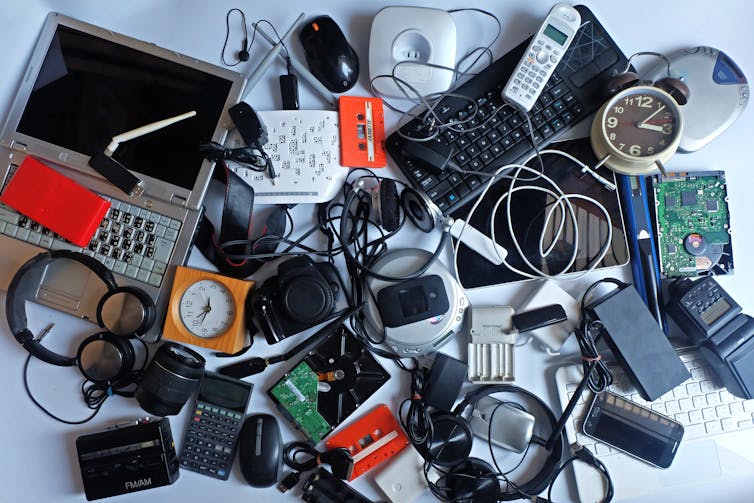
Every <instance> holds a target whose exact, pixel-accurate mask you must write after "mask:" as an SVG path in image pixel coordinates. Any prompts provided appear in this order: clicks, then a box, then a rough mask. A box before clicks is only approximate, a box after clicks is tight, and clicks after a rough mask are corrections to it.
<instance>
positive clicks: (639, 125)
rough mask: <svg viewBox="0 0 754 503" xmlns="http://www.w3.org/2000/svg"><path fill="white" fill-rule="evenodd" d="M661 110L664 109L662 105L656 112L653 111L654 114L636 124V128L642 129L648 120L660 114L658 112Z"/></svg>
mask: <svg viewBox="0 0 754 503" xmlns="http://www.w3.org/2000/svg"><path fill="white" fill-rule="evenodd" d="M663 109H665V105H662V106H661V107H660V108H658V109H657V110H655V111H654V112H652V114H651V115H650V116H649V117H647V118H646V119H644V120H643V121H641V122H640V123H638V124H637V126H638V127H644V126H645V125H646V123H647V121H648V120H649V119H651V118H652V117H654V116H655V115H657V114H658V113H660V111H661V110H663Z"/></svg>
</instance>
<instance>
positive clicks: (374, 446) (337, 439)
mask: <svg viewBox="0 0 754 503" xmlns="http://www.w3.org/2000/svg"><path fill="white" fill-rule="evenodd" d="M325 445H326V446H327V448H328V449H334V448H335V447H345V448H346V449H348V450H349V451H350V452H351V456H352V457H353V472H352V473H351V476H350V477H349V479H348V480H349V481H350V480H353V479H355V478H356V477H358V476H359V475H361V474H363V473H365V472H367V471H369V470H371V469H372V468H374V467H375V466H377V465H379V464H380V463H382V462H383V461H385V460H387V459H390V458H391V457H393V456H394V455H396V454H398V452H400V450H401V449H403V448H404V447H406V446H407V445H408V437H407V436H406V434H405V433H404V432H403V430H402V429H401V427H400V425H399V424H398V421H396V419H395V417H394V416H393V413H392V412H390V409H388V407H387V405H384V404H381V405H378V406H377V407H375V408H374V409H372V410H371V411H369V413H367V414H366V415H365V416H364V417H361V418H359V419H357V420H356V421H355V422H354V423H352V424H350V425H348V426H347V427H345V428H343V429H342V430H340V431H339V432H337V433H336V434H334V435H332V436H331V437H330V438H329V439H328V440H327V441H326V442H325Z"/></svg>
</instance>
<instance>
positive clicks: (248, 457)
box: [238, 414, 283, 487]
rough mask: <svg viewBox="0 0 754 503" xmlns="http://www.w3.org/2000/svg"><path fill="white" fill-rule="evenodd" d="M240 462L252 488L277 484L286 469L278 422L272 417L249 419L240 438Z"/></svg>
mask: <svg viewBox="0 0 754 503" xmlns="http://www.w3.org/2000/svg"><path fill="white" fill-rule="evenodd" d="M238 461H239V462H240V465H241V473H242V474H243V478H244V479H246V482H248V484H249V485H250V486H254V487H270V486H273V485H275V484H277V481H278V479H279V478H280V470H281V468H282V466H283V439H282V437H281V436H280V427H279V426H278V422H277V419H275V418H274V417H273V416H271V415H269V414H255V415H253V416H249V417H247V418H246V420H245V421H244V423H243V426H242V427H241V434H240V435H239V438H238Z"/></svg>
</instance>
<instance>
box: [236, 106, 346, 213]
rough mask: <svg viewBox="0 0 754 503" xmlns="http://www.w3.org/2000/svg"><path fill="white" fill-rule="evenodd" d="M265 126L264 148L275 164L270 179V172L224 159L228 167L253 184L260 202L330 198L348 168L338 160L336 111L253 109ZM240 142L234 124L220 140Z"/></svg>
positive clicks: (319, 201) (334, 193)
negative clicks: (273, 173) (230, 130)
mask: <svg viewBox="0 0 754 503" xmlns="http://www.w3.org/2000/svg"><path fill="white" fill-rule="evenodd" d="M258 114H259V118H260V119H261V120H262V122H263V123H264V125H265V127H266V128H267V136H268V141H267V144H266V145H264V147H263V148H264V150H265V152H267V155H269V156H270V158H271V159H272V163H273V168H274V169H275V175H276V177H275V184H274V185H273V183H272V180H271V179H270V176H269V174H268V173H267V172H266V171H265V172H259V171H254V170H252V169H249V168H246V167H244V166H243V165H242V164H238V163H235V162H233V161H227V163H228V167H229V168H230V169H231V170H232V171H233V172H235V173H236V174H237V175H238V176H240V177H241V178H242V179H243V180H244V181H245V182H246V183H248V184H249V185H250V186H251V187H252V188H253V189H254V198H255V201H257V202H258V203H261V204H298V203H322V202H326V201H329V200H331V199H332V198H333V197H335V195H336V194H337V193H338V190H340V188H341V187H342V186H343V183H344V182H345V180H346V177H347V176H348V171H349V169H348V168H346V167H343V166H341V165H340V131H339V129H338V112H332V111H327V110H275V111H269V112H258ZM225 143H226V146H227V147H229V148H236V147H243V146H244V142H243V139H242V138H241V135H240V134H239V133H238V131H237V130H234V131H233V132H232V133H231V134H230V135H229V136H228V140H227V141H226V142H225Z"/></svg>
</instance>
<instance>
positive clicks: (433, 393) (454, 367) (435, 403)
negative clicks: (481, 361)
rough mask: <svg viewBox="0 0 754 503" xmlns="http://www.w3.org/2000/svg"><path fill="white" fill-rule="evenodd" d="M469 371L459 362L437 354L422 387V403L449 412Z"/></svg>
mask: <svg viewBox="0 0 754 503" xmlns="http://www.w3.org/2000/svg"><path fill="white" fill-rule="evenodd" d="M468 370H469V367H468V365H466V364H465V363H464V362H462V361H461V360H456V359H455V358H453V357H451V356H448V355H446V354H443V353H437V354H436V356H435V361H434V362H433V363H432V367H431V368H430V369H429V378H428V379H427V384H426V385H425V386H424V395H423V396H422V401H423V402H424V404H425V405H427V406H430V407H434V408H436V409H439V410H442V411H444V412H450V410H451V409H452V408H453V404H455V402H456V399H457V398H458V395H459V393H460V392H461V386H462V385H463V382H464V381H465V380H466V374H467V372H468Z"/></svg>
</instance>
